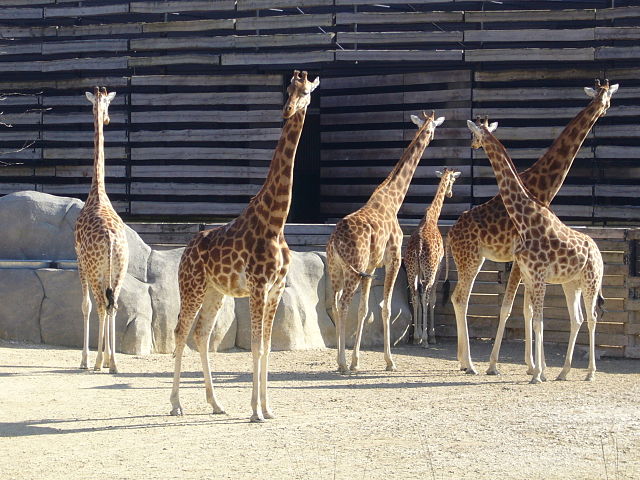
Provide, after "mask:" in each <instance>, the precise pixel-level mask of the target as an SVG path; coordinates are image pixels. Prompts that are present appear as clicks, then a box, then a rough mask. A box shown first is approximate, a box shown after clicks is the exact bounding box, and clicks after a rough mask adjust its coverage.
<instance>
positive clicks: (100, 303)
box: [91, 282, 108, 372]
mask: <svg viewBox="0 0 640 480" xmlns="http://www.w3.org/2000/svg"><path fill="white" fill-rule="evenodd" d="M91 289H92V290H93V297H94V299H95V300H96V310H97V312H98V354H97V355H96V363H95V365H94V367H93V370H94V371H96V372H99V371H100V370H102V364H103V356H104V349H105V348H106V346H105V338H106V323H107V321H108V318H107V315H108V313H107V305H106V303H105V297H104V292H105V290H104V288H102V285H101V284H100V283H99V282H96V283H92V285H91Z"/></svg>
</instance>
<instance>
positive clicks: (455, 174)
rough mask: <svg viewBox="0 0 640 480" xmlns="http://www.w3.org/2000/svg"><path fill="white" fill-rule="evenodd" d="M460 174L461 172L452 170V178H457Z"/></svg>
mask: <svg viewBox="0 0 640 480" xmlns="http://www.w3.org/2000/svg"><path fill="white" fill-rule="evenodd" d="M460 175H462V172H453V179H454V180H455V179H456V178H458V177H459V176H460Z"/></svg>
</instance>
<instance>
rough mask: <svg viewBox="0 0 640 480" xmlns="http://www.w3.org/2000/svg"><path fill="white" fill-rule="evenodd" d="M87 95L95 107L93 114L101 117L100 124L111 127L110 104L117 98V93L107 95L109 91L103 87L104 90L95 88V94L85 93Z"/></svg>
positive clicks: (99, 118)
mask: <svg viewBox="0 0 640 480" xmlns="http://www.w3.org/2000/svg"><path fill="white" fill-rule="evenodd" d="M85 95H86V96H87V99H88V100H89V101H90V102H91V104H92V105H93V114H94V115H96V114H97V115H99V117H98V122H102V123H104V124H105V125H109V121H110V119H109V104H110V103H111V100H113V98H114V97H115V96H116V92H111V93H107V89H106V88H105V87H102V89H100V88H99V87H95V88H94V89H93V93H91V92H85Z"/></svg>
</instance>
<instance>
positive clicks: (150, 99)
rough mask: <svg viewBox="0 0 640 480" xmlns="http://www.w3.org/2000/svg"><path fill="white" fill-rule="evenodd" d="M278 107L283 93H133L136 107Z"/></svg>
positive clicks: (133, 102) (280, 104)
mask: <svg viewBox="0 0 640 480" xmlns="http://www.w3.org/2000/svg"><path fill="white" fill-rule="evenodd" d="M245 103H250V104H252V105H274V106H275V105H277V106H279V107H282V103H283V102H282V92H211V93H133V94H131V104H132V105H134V106H145V105H163V106H181V105H195V106H198V107H201V106H202V105H209V106H215V105H243V104H245Z"/></svg>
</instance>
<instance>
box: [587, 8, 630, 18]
mask: <svg viewBox="0 0 640 480" xmlns="http://www.w3.org/2000/svg"><path fill="white" fill-rule="evenodd" d="M637 17H640V7H617V8H600V9H598V10H596V19H597V20H615V19H619V18H637Z"/></svg>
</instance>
